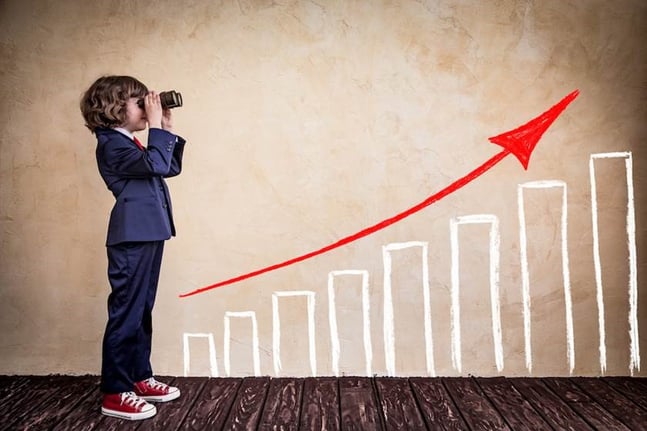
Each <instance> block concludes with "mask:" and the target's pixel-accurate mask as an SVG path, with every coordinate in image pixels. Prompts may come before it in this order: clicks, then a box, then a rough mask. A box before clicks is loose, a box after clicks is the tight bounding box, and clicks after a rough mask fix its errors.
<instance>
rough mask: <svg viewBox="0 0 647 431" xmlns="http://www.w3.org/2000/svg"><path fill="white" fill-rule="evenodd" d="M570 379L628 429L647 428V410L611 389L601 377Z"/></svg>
mask: <svg viewBox="0 0 647 431" xmlns="http://www.w3.org/2000/svg"><path fill="white" fill-rule="evenodd" d="M570 381H571V382H573V383H575V384H576V385H577V386H578V387H579V388H580V389H582V390H583V391H584V392H586V393H587V394H588V395H589V396H590V397H591V398H592V399H594V400H595V401H597V402H598V404H600V405H601V406H603V407H604V409H605V410H607V411H608V412H609V413H611V414H612V415H613V416H615V417H616V419H618V420H619V421H620V422H622V423H623V424H625V425H626V426H627V427H629V428H630V429H641V428H645V429H647V411H645V410H643V409H642V408H640V407H638V405H636V404H635V403H633V402H631V401H630V400H629V399H628V398H627V397H625V396H624V395H622V394H621V393H620V392H617V391H615V390H614V389H612V388H611V387H610V386H609V385H607V384H606V383H605V382H603V381H602V380H601V379H599V378H585V377H576V378H572V379H570Z"/></svg>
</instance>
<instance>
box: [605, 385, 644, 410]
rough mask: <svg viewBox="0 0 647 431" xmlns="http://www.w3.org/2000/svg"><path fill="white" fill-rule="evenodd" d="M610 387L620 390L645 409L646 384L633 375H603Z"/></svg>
mask: <svg viewBox="0 0 647 431" xmlns="http://www.w3.org/2000/svg"><path fill="white" fill-rule="evenodd" d="M602 380H604V381H605V383H607V384H608V385H609V386H610V387H612V388H613V389H615V390H616V391H618V392H620V393H621V394H623V395H624V396H626V397H627V398H629V399H630V400H631V401H633V402H634V403H635V404H636V405H638V406H639V407H641V408H642V409H644V410H647V386H643V385H642V384H641V382H640V381H638V380H637V379H635V378H633V377H604V378H603V379H602Z"/></svg>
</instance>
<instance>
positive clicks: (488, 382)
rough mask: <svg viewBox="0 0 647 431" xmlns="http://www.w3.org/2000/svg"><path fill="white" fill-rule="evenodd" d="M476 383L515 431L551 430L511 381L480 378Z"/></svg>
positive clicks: (496, 378)
mask: <svg viewBox="0 0 647 431" xmlns="http://www.w3.org/2000/svg"><path fill="white" fill-rule="evenodd" d="M476 381H477V383H478V384H479V386H480V387H481V389H482V390H483V392H484V393H485V395H486V396H487V397H488V398H489V399H490V401H491V402H492V404H493V405H494V406H495V407H496V409H497V410H498V411H499V413H500V414H501V416H503V418H504V419H505V421H506V422H507V423H508V425H510V428H512V429H513V430H515V431H517V430H519V431H523V430H537V431H545V430H547V429H551V426H550V425H549V424H548V423H547V422H546V421H545V420H544V418H543V417H542V416H541V415H540V414H539V413H537V411H536V410H535V409H534V408H533V406H532V405H531V404H530V403H529V402H528V401H526V400H525V398H524V397H523V395H521V394H520V393H519V391H517V390H516V389H515V388H514V386H512V383H510V380H508V379H506V378H504V377H495V378H480V379H476Z"/></svg>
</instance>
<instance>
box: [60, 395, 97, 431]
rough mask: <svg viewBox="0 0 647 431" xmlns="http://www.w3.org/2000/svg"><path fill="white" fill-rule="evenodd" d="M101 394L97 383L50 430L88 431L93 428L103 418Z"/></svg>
mask: <svg viewBox="0 0 647 431" xmlns="http://www.w3.org/2000/svg"><path fill="white" fill-rule="evenodd" d="M101 396H102V395H101V391H100V390H99V385H96V386H95V387H94V388H93V389H92V390H91V391H90V393H89V394H88V396H86V397H85V398H84V399H83V401H81V402H80V403H79V404H77V406H76V407H75V408H74V409H73V410H72V411H71V412H69V413H68V414H67V415H66V416H65V417H64V418H63V420H62V421H61V422H59V423H58V424H56V425H55V426H54V428H52V430H53V431H64V430H74V431H90V430H93V429H95V427H96V426H97V424H98V423H99V422H100V421H101V420H102V419H103V416H102V415H101Z"/></svg>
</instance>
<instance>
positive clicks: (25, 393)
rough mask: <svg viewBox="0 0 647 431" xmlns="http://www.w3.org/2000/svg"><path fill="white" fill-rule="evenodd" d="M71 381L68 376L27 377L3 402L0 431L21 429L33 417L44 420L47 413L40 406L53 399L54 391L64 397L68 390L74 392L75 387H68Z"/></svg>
mask: <svg viewBox="0 0 647 431" xmlns="http://www.w3.org/2000/svg"><path fill="white" fill-rule="evenodd" d="M73 380H74V378H73V377H69V376H31V377H29V378H28V381H27V383H26V384H25V385H22V386H21V387H20V388H18V389H17V390H16V392H15V393H14V394H13V396H12V397H10V398H6V399H4V400H3V403H2V409H0V426H1V427H0V429H23V428H24V425H25V424H26V423H29V422H32V421H34V420H36V419H35V417H40V416H43V420H44V419H45V417H44V416H46V415H47V412H46V411H45V410H44V409H43V408H42V407H41V405H42V404H43V403H46V402H47V401H48V400H50V399H51V398H53V394H54V393H55V392H56V391H61V392H62V394H64V395H66V396H67V395H68V394H69V392H70V390H72V391H76V390H77V389H78V388H77V387H70V382H71V381H73ZM32 412H33V414H32Z"/></svg>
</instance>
